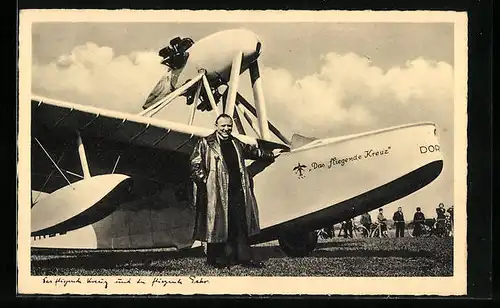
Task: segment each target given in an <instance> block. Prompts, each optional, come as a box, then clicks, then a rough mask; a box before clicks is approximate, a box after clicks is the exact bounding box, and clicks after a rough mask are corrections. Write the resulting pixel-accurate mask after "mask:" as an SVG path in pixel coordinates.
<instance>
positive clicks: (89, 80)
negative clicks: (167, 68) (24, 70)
mask: <svg viewBox="0 0 500 308" xmlns="http://www.w3.org/2000/svg"><path fill="white" fill-rule="evenodd" d="M159 62H160V58H159V56H157V53H156V52H153V51H139V52H133V53H130V54H128V55H119V56H116V55H114V53H113V49H112V48H109V47H100V46H97V45H96V44H94V43H86V44H85V45H81V46H77V47H75V48H74V49H73V50H72V52H71V53H70V54H69V55H61V56H60V57H59V59H57V61H54V62H51V63H49V64H35V65H34V67H33V82H32V87H33V92H34V93H37V94H40V95H47V96H49V97H55V98H58V99H61V100H68V101H70V102H74V103H79V104H86V105H93V106H97V107H102V108H109V109H114V110H120V111H124V112H137V111H139V110H140V108H141V106H142V103H143V102H144V100H145V98H146V97H147V95H148V94H149V92H150V91H151V89H152V88H153V87H154V85H155V83H156V81H157V80H158V79H159V78H160V76H161V75H162V74H163V73H164V68H163V67H162V66H161V65H159Z"/></svg>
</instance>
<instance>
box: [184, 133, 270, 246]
mask: <svg viewBox="0 0 500 308" xmlns="http://www.w3.org/2000/svg"><path fill="white" fill-rule="evenodd" d="M231 139H232V141H233V145H234V147H235V149H236V153H237V155H238V164H239V169H240V174H241V187H242V188H243V194H244V197H245V214H246V215H245V217H246V221H247V228H248V229H247V231H248V232H247V233H248V236H252V235H255V234H257V233H259V232H260V227H259V213H258V208H257V202H256V200H255V195H254V193H253V189H252V188H253V182H252V178H251V177H252V175H251V174H249V171H248V170H247V168H246V166H245V159H253V160H260V161H267V162H272V161H274V157H273V155H272V153H266V152H264V151H263V150H261V149H258V148H257V147H255V146H251V145H248V144H244V143H243V142H241V141H239V140H238V139H236V138H235V137H233V136H231ZM190 159H191V179H192V180H193V182H194V187H193V199H192V202H193V205H194V206H195V207H196V222H195V227H194V228H195V229H194V239H195V240H199V241H203V242H208V243H223V242H226V241H227V238H228V207H229V204H228V193H229V192H228V186H229V174H228V170H227V167H226V164H225V162H224V157H223V156H222V151H221V147H220V142H219V140H218V137H217V135H216V132H214V133H213V134H211V135H209V136H207V137H205V138H200V140H199V141H198V143H197V144H196V146H195V148H194V150H193V152H192V154H191V158H190Z"/></svg>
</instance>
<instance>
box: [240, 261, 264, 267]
mask: <svg viewBox="0 0 500 308" xmlns="http://www.w3.org/2000/svg"><path fill="white" fill-rule="evenodd" d="M241 265H242V266H243V267H251V268H264V267H265V265H264V263H263V262H260V261H254V260H250V261H244V262H241Z"/></svg>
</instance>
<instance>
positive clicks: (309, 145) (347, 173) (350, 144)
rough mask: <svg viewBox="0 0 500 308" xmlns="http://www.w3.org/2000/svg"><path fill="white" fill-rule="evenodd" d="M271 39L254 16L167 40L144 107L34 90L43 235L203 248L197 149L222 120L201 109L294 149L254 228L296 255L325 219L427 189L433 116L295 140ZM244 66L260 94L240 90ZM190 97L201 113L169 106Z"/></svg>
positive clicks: (255, 137) (36, 197)
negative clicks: (198, 233) (274, 71)
mask: <svg viewBox="0 0 500 308" xmlns="http://www.w3.org/2000/svg"><path fill="white" fill-rule="evenodd" d="M262 52H263V44H262V41H261V40H260V39H259V37H258V36H257V35H256V34H255V33H253V32H251V31H248V30H246V29H232V30H225V31H221V32H217V33H214V34H211V35H209V36H207V37H204V38H202V39H200V40H199V41H197V42H194V41H193V40H192V39H191V38H180V37H176V38H174V39H172V40H171V41H170V45H168V46H166V47H165V48H162V49H161V50H160V51H159V55H160V56H161V59H162V60H161V63H159V64H158V65H164V66H165V75H164V76H163V77H162V78H161V79H160V81H159V82H158V84H157V85H156V86H155V87H154V88H153V91H151V94H150V95H149V96H148V97H147V98H145V100H144V101H143V102H141V103H140V104H138V111H139V112H138V113H133V114H132V113H124V112H120V111H115V110H107V109H102V108H97V107H93V106H87V105H79V104H75V103H70V102H65V101H60V100H56V99H51V98H47V97H42V96H38V95H34V94H33V95H32V96H31V129H32V131H31V134H32V136H31V188H32V200H31V202H32V205H31V243H32V247H39V248H44V247H45V248H54V249H65V248H66V249H67V248H80V249H152V248H171V249H174V250H182V249H188V248H192V247H194V244H195V242H194V240H193V239H192V233H193V227H194V223H195V221H194V220H195V209H194V208H193V207H192V206H191V205H190V196H191V193H192V187H193V185H192V180H191V179H190V164H189V157H190V154H191V151H192V149H193V147H194V146H195V144H196V142H197V141H198V140H199V138H202V137H204V136H207V135H209V134H210V133H212V132H213V130H214V127H201V126H196V125H193V118H194V115H195V113H197V112H205V113H206V112H211V113H214V114H215V115H218V114H220V113H226V114H229V115H231V116H233V120H234V123H235V127H236V129H237V132H234V133H233V135H234V136H235V137H236V138H238V139H240V140H241V141H242V142H244V143H248V144H253V145H258V146H260V147H263V148H265V149H267V150H275V149H278V150H279V151H281V154H280V155H279V156H278V157H277V158H276V160H275V161H274V162H273V163H272V164H269V165H267V166H264V167H262V168H260V169H259V168H257V169H256V170H255V171H254V174H253V180H254V192H255V196H256V199H257V203H258V207H259V219H260V228H261V231H260V233H259V234H257V235H255V236H253V237H252V238H251V241H252V243H253V244H259V243H264V242H269V241H274V240H277V241H278V242H279V245H280V247H281V248H282V250H283V251H284V252H285V253H286V254H287V255H290V256H304V255H307V254H309V253H310V252H312V251H313V250H314V249H315V248H316V246H317V242H318V237H317V233H316V232H315V231H316V230H319V229H321V228H324V227H326V226H331V225H332V224H335V223H339V222H342V221H345V220H346V219H349V218H352V217H356V216H358V215H361V214H362V213H365V212H368V211H371V210H373V209H376V208H379V207H382V206H384V205H386V204H388V203H391V202H393V201H395V200H398V199H401V198H403V197H405V196H408V195H410V194H412V193H415V192H416V191H418V190H420V189H421V188H423V187H424V186H426V185H428V184H429V183H431V182H432V181H434V180H435V179H436V178H437V177H438V176H439V175H440V173H441V171H442V168H443V156H442V154H441V151H440V145H439V141H438V136H437V134H436V126H435V124H433V123H430V122H425V123H412V124H407V125H402V126H397V127H387V128H384V129H379V130H375V131H369V132H365V133H358V134H351V135H346V136H340V137H339V136H336V137H331V138H324V139H318V138H314V137H306V136H303V135H300V134H298V133H297V134H294V135H293V136H292V137H291V138H290V139H288V138H287V137H286V136H284V134H282V133H281V132H280V130H279V129H278V128H277V127H276V126H275V125H273V123H272V122H271V120H270V119H268V116H267V109H266V101H265V97H264V89H263V86H262V80H261V76H260V70H259V56H260V55H261V54H262ZM244 73H248V74H249V77H250V81H251V86H252V93H253V104H252V103H250V102H249V100H247V99H246V98H245V97H244V96H243V95H242V94H241V93H240V92H239V91H238V85H239V81H240V76H242V74H244ZM222 88H223V90H221V89H222ZM177 98H182V101H185V102H186V106H185V107H186V108H187V112H188V113H189V118H188V120H187V121H186V122H187V123H179V122H174V121H168V120H165V119H161V118H158V117H156V116H155V115H156V114H157V113H158V112H160V110H162V109H163V108H165V106H167V105H168V104H170V103H171V102H172V101H174V100H175V99H177ZM177 101H178V100H177ZM183 108H184V107H183ZM243 123H246V124H245V125H243ZM245 127H246V129H245ZM249 163H250V162H249ZM381 166H383V168H381ZM82 230H86V231H87V233H86V234H88V232H90V234H91V236H81V235H79V234H82V233H81V231H82ZM89 230H90V231H89Z"/></svg>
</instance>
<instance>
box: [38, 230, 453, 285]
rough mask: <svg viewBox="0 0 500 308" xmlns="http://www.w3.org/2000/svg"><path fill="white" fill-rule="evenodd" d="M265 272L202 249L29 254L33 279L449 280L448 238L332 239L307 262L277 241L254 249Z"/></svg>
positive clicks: (322, 243) (450, 246) (450, 244)
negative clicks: (228, 264) (215, 258)
mask: <svg viewBox="0 0 500 308" xmlns="http://www.w3.org/2000/svg"><path fill="white" fill-rule="evenodd" d="M254 251H255V253H257V254H258V255H259V256H261V257H262V258H264V259H265V260H266V262H265V263H266V267H265V268H263V269H248V268H244V267H241V266H234V267H232V268H230V269H214V268H212V267H210V266H208V265H206V264H205V257H204V254H203V249H202V248H196V249H191V250H187V251H181V252H173V251H167V250H162V249H155V250H134V251H111V250H107V251H89V250H85V251H81V250H65V251H54V250H40V249H36V250H35V249H33V250H32V256H31V271H32V275H35V276H38V275H40V276H41V275H79V276H90V275H92V276H97V275H105V276H119V275H120V276H121V275H124V276H135V275H140V276H153V275H155V276H156V275H158V276H160V275H161V276H187V275H196V276H202V275H203V276H333V277H335V276H348V277H361V276H368V277H394V276H420V277H422V276H451V275H453V239H452V238H437V237H428V238H409V237H405V238H383V239H379V238H368V239H364V238H355V239H344V238H334V239H330V240H321V241H320V243H319V244H318V247H317V249H316V250H315V251H314V252H313V253H312V254H311V255H310V256H308V257H301V258H291V257H287V256H286V255H285V254H284V253H283V252H282V251H281V250H280V248H279V247H278V246H277V242H270V243H265V244H261V245H258V246H256V247H255V248H254Z"/></svg>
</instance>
